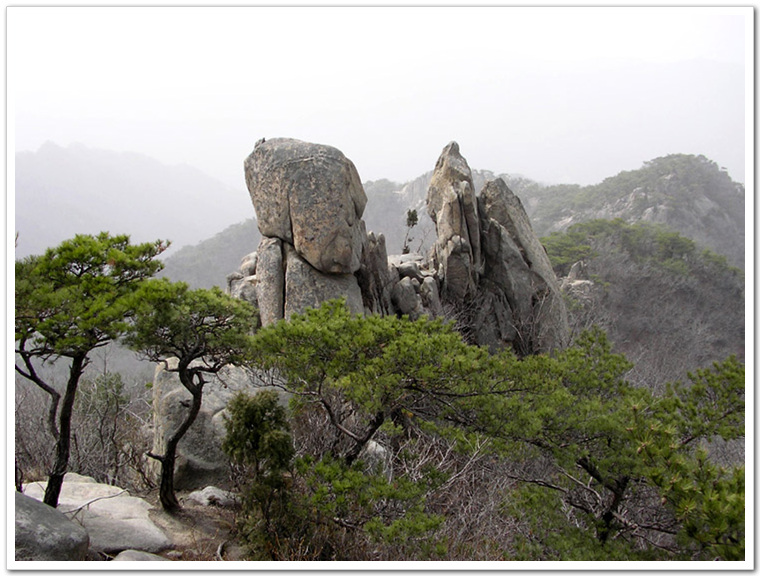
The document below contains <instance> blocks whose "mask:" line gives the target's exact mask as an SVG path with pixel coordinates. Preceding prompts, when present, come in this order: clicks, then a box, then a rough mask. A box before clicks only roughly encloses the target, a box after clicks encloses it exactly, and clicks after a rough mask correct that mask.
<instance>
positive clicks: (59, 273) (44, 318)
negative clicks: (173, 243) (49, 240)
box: [15, 232, 167, 507]
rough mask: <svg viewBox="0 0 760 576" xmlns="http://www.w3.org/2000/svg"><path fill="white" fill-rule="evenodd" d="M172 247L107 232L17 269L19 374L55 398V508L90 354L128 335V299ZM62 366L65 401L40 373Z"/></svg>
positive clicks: (51, 417) (49, 497) (51, 409)
mask: <svg viewBox="0 0 760 576" xmlns="http://www.w3.org/2000/svg"><path fill="white" fill-rule="evenodd" d="M166 247H167V243H164V242H162V241H156V242H153V243H146V244H139V245H132V244H130V242H129V237H128V236H125V235H122V236H111V235H109V234H108V233H106V232H103V233H101V234H99V235H98V236H89V235H77V236H76V237H74V238H73V239H71V240H67V241H65V242H63V243H62V244H60V245H59V246H58V247H56V248H51V249H49V250H47V252H45V254H44V255H42V256H30V257H27V258H25V259H23V260H20V261H17V262H16V275H15V296H16V302H15V343H16V348H15V352H16V364H15V368H16V372H18V373H19V374H21V375H22V376H24V377H25V378H27V379H28V380H30V381H31V382H33V383H34V384H36V385H37V386H39V387H40V388H41V389H42V390H44V391H45V392H46V393H47V394H48V395H49V396H50V403H49V405H48V417H47V422H48V427H49V428H50V432H51V433H52V435H53V437H54V438H55V458H54V462H53V467H52V469H51V471H50V474H49V478H48V484H47V488H46V490H45V496H44V502H45V503H46V504H49V505H50V506H53V507H56V506H57V505H58V497H59V495H60V492H61V486H62V484H63V476H64V475H65V474H66V471H67V468H68V462H69V453H70V439H71V416H72V410H73V407H74V399H75V396H76V391H77V386H78V385H79V380H80V378H81V377H82V374H83V373H84V371H85V368H86V367H87V365H88V364H89V363H90V354H91V353H92V351H93V350H95V349H97V348H101V347H103V346H105V345H106V344H108V343H109V342H111V341H113V340H115V339H116V338H118V337H119V336H120V335H121V334H122V333H123V332H124V330H125V329H126V327H127V320H128V318H129V316H130V315H131V313H132V309H131V307H130V306H131V303H132V300H131V298H130V297H131V295H132V294H133V293H134V292H135V290H136V289H137V288H138V286H139V285H140V284H141V283H142V282H143V281H145V279H146V278H148V277H150V276H152V275H153V274H155V273H156V272H157V271H158V270H159V269H160V268H161V267H162V265H161V263H160V262H158V261H157V260H155V257H156V256H157V255H158V254H160V253H161V252H163V251H164V250H165V249H166ZM62 359H65V360H66V361H68V362H69V372H68V378H67V381H66V385H65V388H64V390H63V395H62V396H61V393H60V391H59V390H57V389H56V388H55V386H53V384H52V383H51V382H50V381H49V379H48V378H46V377H45V375H44V374H43V373H42V372H41V370H40V368H41V366H42V364H44V363H47V362H54V361H58V360H62Z"/></svg>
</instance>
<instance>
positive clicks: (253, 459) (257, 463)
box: [222, 390, 295, 556]
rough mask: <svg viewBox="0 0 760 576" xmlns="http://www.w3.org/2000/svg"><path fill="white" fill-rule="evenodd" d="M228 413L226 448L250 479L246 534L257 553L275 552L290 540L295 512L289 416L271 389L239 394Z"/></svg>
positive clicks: (245, 505)
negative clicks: (291, 492)
mask: <svg viewBox="0 0 760 576" xmlns="http://www.w3.org/2000/svg"><path fill="white" fill-rule="evenodd" d="M227 411H228V415H226V416H225V427H226V429H227V435H226V436H225V438H224V441H223V442H222V450H223V451H224V452H225V454H227V455H228V456H229V457H230V458H231V460H232V461H233V462H234V463H236V464H237V465H238V466H240V467H241V468H242V475H243V476H244V478H245V479H246V481H245V486H244V493H245V499H244V502H243V511H242V517H241V520H240V526H241V533H242V534H243V535H244V539H245V541H246V543H247V545H248V547H249V550H250V551H251V552H252V553H254V554H255V553H256V551H257V550H258V549H264V550H272V551H273V550H275V549H276V547H277V544H278V542H279V541H280V540H283V539H285V538H286V537H287V532H288V520H289V519H288V517H289V516H291V515H292V514H293V512H292V508H293V504H292V503H291V501H290V498H289V492H288V487H287V478H286V474H288V472H289V471H290V470H291V464H292V460H293V456H294V454H295V451H294V447H293V439H292V437H291V435H290V429H289V425H288V421H287V414H286V411H285V408H284V407H283V406H282V405H281V404H280V402H279V396H278V394H277V393H276V392H274V391H271V390H262V391H260V392H259V393H257V394H255V395H253V396H247V395H245V394H242V393H239V394H237V395H236V396H235V397H234V398H233V399H232V400H231V401H230V403H229V404H228V406H227ZM275 556H276V555H275Z"/></svg>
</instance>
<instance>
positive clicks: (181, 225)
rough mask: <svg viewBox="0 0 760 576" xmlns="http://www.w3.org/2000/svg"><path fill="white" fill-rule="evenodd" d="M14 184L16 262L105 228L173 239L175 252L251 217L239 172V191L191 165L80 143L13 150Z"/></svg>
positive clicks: (139, 236)
mask: <svg viewBox="0 0 760 576" xmlns="http://www.w3.org/2000/svg"><path fill="white" fill-rule="evenodd" d="M15 184H16V191H15V192H16V194H15V204H16V206H15V208H16V231H17V232H18V234H19V239H18V245H17V248H16V257H23V256H26V255H29V254H38V253H41V252H43V251H44V250H45V249H46V248H48V247H50V246H55V245H57V244H59V243H60V242H61V241H63V240H65V239H67V238H71V237H72V236H74V235H75V234H78V233H89V234H95V233H98V232H101V231H104V230H105V231H109V232H111V233H114V234H117V233H127V234H129V235H130V236H131V237H132V240H133V241H134V242H146V241H151V240H156V239H159V238H160V239H169V240H171V241H172V248H171V249H170V251H169V252H168V254H171V253H172V252H174V251H176V250H177V249H178V248H180V247H182V246H184V245H188V244H195V243H197V242H199V241H201V240H203V239H205V238H208V237H209V236H211V235H212V234H214V233H216V232H218V231H219V230H222V229H223V228H225V227H227V226H229V225H230V224H233V223H235V222H239V221H240V220H241V219H242V218H244V217H245V216H246V215H250V216H252V215H253V207H252V206H251V201H250V199H249V197H248V193H247V192H246V190H245V185H244V183H243V176H242V168H241V187H240V189H239V190H238V189H235V188H232V187H230V186H227V185H226V184H223V183H221V182H219V181H217V180H215V179H213V178H211V177H210V176H207V175H206V174H203V173H202V172H200V171H199V170H196V169H195V168H191V167H189V166H185V165H179V166H167V165H165V164H162V163H160V162H158V161H157V160H154V159H152V158H149V157H147V156H143V155H141V154H135V153H130V152H112V151H106V150H98V149H92V148H87V147H85V146H82V145H78V144H75V145H71V146H69V147H67V148H63V147H61V146H58V145H56V144H53V143H46V144H44V145H43V146H42V147H40V149H39V150H38V151H37V152H18V153H16V182H15ZM209 208H211V209H209Z"/></svg>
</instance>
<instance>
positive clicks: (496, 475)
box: [15, 148, 747, 561]
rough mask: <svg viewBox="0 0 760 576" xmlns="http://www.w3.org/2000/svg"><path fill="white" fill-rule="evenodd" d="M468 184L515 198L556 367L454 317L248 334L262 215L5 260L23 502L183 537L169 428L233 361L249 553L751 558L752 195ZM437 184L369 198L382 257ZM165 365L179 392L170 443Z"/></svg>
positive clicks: (84, 240)
mask: <svg viewBox="0 0 760 576" xmlns="http://www.w3.org/2000/svg"><path fill="white" fill-rule="evenodd" d="M45 153H46V154H50V155H57V154H59V153H60V150H57V149H55V148H50V149H48V150H47V151H45ZM78 153H79V154H84V152H82V151H81V150H80V151H79V152H78ZM22 161H23V162H27V163H30V164H32V163H33V159H32V158H26V157H25V158H22V159H21V160H19V159H17V162H22ZM134 161H135V162H138V161H140V160H139V159H136V160H134ZM472 176H473V182H474V184H475V187H476V189H477V190H479V189H480V188H482V186H483V185H484V183H485V181H486V180H487V179H491V178H493V177H494V176H499V177H501V178H502V179H503V180H504V181H505V182H506V184H507V185H508V186H509V188H510V189H511V190H512V191H513V192H514V193H515V194H516V195H517V196H518V197H519V198H520V200H521V202H522V205H523V206H524V207H525V211H526V213H527V214H528V216H529V217H530V221H531V224H532V226H533V230H534V231H535V233H536V234H537V235H538V236H539V237H540V241H541V244H542V245H543V247H544V249H545V251H546V254H547V255H548V257H549V260H550V262H551V266H552V268H553V270H554V273H555V274H556V277H557V279H558V282H559V284H560V286H561V291H562V297H563V298H564V302H565V305H566V307H567V312H568V321H569V328H570V336H571V339H570V343H569V345H568V346H567V347H565V348H564V349H561V350H555V351H552V352H551V353H540V354H521V353H520V352H519V351H516V350H512V349H503V350H498V351H493V350H490V351H489V350H488V349H486V348H484V347H479V346H476V345H475V344H473V343H472V342H471V341H469V340H468V338H467V333H468V332H467V327H466V326H465V327H463V326H462V325H461V318H454V317H453V316H452V315H451V314H449V315H444V316H443V317H439V318H435V319H433V318H428V317H426V316H422V317H421V318H418V319H416V320H410V319H409V317H407V316H395V315H392V316H380V315H368V316H360V315H354V314H351V313H350V312H349V311H348V308H347V306H346V302H345V300H340V299H338V300H331V301H329V302H326V303H325V304H323V305H322V306H321V307H319V308H314V309H309V310H307V311H306V312H304V313H302V314H295V315H293V316H292V317H291V318H290V319H289V320H283V321H280V322H277V323H274V324H271V325H268V326H265V327H261V326H259V324H258V323H257V321H256V314H257V311H256V309H255V308H254V307H253V306H252V305H250V304H249V303H248V302H246V301H243V300H240V299H237V298H233V297H232V296H231V295H230V294H229V293H228V292H229V291H228V285H227V276H228V275H229V274H231V273H233V272H235V271H236V270H237V269H238V268H239V267H240V265H241V260H243V259H244V257H246V255H248V254H249V253H251V252H253V251H254V250H255V249H256V246H257V245H258V243H259V240H260V238H261V235H260V233H259V231H258V229H257V220H256V218H255V217H253V216H254V214H253V210H251V214H250V215H251V218H248V219H244V220H242V221H240V222H238V223H232V224H229V225H228V224H227V223H226V222H225V223H220V226H219V227H220V228H221V227H222V226H226V227H225V228H224V229H222V230H221V231H219V232H217V233H216V234H215V235H210V234H211V233H209V235H208V236H207V237H206V239H204V240H202V241H200V242H197V243H195V244H192V243H185V244H184V245H180V246H177V247H176V248H175V249H173V250H171V251H169V252H167V249H168V248H169V245H170V243H169V242H168V240H171V238H163V237H162V238H161V239H157V238H150V239H148V240H147V241H145V236H144V234H142V233H141V234H139V235H138V236H137V237H138V240H133V239H132V238H131V237H130V236H129V235H126V234H122V233H120V231H119V230H118V229H117V227H116V226H115V225H113V226H111V225H109V229H110V231H109V232H100V233H95V232H92V231H90V230H83V231H82V233H77V232H73V233H72V234H70V236H69V237H68V239H66V240H63V241H60V242H57V243H56V244H55V245H50V246H48V247H43V248H40V249H36V248H35V251H34V252H33V253H23V255H17V259H16V262H15V354H16V365H15V372H16V379H15V469H16V485H17V487H18V488H23V485H24V484H28V483H29V482H33V481H37V480H45V481H47V488H46V491H45V495H44V502H45V503H47V504H49V505H50V506H53V507H55V506H56V505H57V503H58V498H59V496H60V491H61V485H62V484H63V481H64V476H65V474H66V473H68V472H76V473H78V474H82V475H85V476H90V477H92V478H93V479H95V480H96V481H97V482H102V483H105V484H111V485H115V486H120V487H122V488H124V489H126V490H128V491H129V492H130V494H134V495H139V496H142V497H145V498H148V499H152V501H153V502H155V503H156V505H157V506H160V507H161V508H162V509H163V510H164V511H166V512H167V513H171V514H174V515H178V516H177V517H180V516H181V514H182V508H183V502H184V496H185V494H184V492H183V488H182V487H181V486H178V485H175V471H176V469H177V468H178V462H179V457H178V453H179V452H180V451H181V448H182V444H181V442H182V439H183V436H185V434H186V433H188V430H192V427H193V426H194V425H195V426H196V427H197V426H198V424H197V423H196V419H197V418H199V416H198V415H199V414H200V413H201V409H202V405H203V402H204V400H206V399H207V396H205V395H204V394H206V393H207V391H208V389H209V386H210V384H209V383H210V382H218V381H220V379H221V381H222V382H223V378H222V376H221V375H222V374H224V373H225V370H228V369H233V370H234V371H235V372H234V373H235V374H236V375H237V376H236V377H237V378H242V379H245V380H246V381H248V382H252V383H256V386H255V387H256V388H258V389H257V390H256V391H255V393H251V392H247V393H243V392H240V393H236V394H235V395H234V396H233V398H232V399H231V401H230V402H229V404H228V405H227V407H226V415H225V417H224V432H225V434H224V438H223V442H222V444H221V449H222V451H223V452H224V455H225V456H226V458H227V459H228V461H229V466H228V471H227V477H226V479H225V488H227V489H229V490H230V491H231V492H232V493H234V494H236V503H235V505H234V507H233V511H234V514H233V515H234V520H233V522H232V528H231V529H230V535H229V538H230V539H232V540H234V542H235V543H236V545H238V546H239V547H240V549H241V550H242V551H243V552H242V557H243V558H244V559H246V560H276V561H303V560H353V561H357V560H358V561H364V560H367V561H378V560H380V561H382V560H386V561H390V560H395V561H399V560H402V561H407V560H449V561H473V560H474V561H485V560H488V561H518V560H521V561H554V560H556V561H564V560H583V561H599V560H601V561H621V560H624V561H714V560H722V561H738V560H745V558H746V557H747V551H746V544H745V532H746V529H745V521H746V509H745V483H744V478H745V451H744V436H745V367H744V362H745V321H746V319H745V300H746V294H745V285H744V259H745V228H744V194H745V191H744V187H743V186H742V185H741V184H738V183H736V182H734V181H732V180H731V178H730V177H729V175H728V174H727V173H726V172H725V171H724V170H722V169H721V168H720V167H719V166H718V165H717V164H715V163H714V162H712V161H710V160H709V159H707V158H705V157H703V156H691V155H681V154H674V155H670V156H666V157H662V158H657V159H654V160H652V161H650V162H646V163H645V164H644V165H643V166H642V167H641V168H640V169H638V170H633V171H629V172H622V173H620V174H618V175H616V176H612V177H610V178H607V179H605V180H604V181H603V182H601V183H599V184H597V185H593V186H576V185H551V186H549V185H543V184H540V183H538V182H535V181H532V180H529V179H527V178H524V177H521V176H516V175H508V174H501V175H494V174H493V173H491V172H488V171H479V170H473V173H472ZM430 177H431V173H428V174H425V175H422V176H420V177H419V178H418V179H416V180H414V181H411V182H408V183H405V184H398V183H394V182H390V181H388V180H380V181H375V182H365V183H363V186H364V189H365V191H366V194H367V197H368V202H367V207H366V210H365V212H364V220H365V222H366V226H367V230H373V231H374V232H375V233H376V234H380V233H382V234H384V236H385V239H386V242H387V245H388V253H389V254H401V253H402V252H409V251H411V252H421V253H422V252H427V251H428V250H430V247H431V245H432V242H433V241H434V239H435V238H434V236H435V233H434V226H433V222H432V220H431V219H430V217H429V216H428V214H427V212H426V210H425V205H424V204H425V191H426V189H427V187H428V183H429V181H430ZM37 178H42V177H41V176H39V175H37ZM206 185H208V186H211V184H209V183H206ZM30 186H31V185H30ZM39 188H45V185H40V186H39ZM227 192H229V190H227ZM193 193H194V194H195V193H196V191H194V192H193ZM197 193H198V194H199V195H203V192H202V191H197ZM111 209H112V210H118V207H112V208H111ZM202 212H203V210H201V209H199V213H202ZM236 213H237V214H238V216H239V211H238V212H236ZM231 217H232V216H224V217H220V219H221V220H224V219H227V220H228V221H229V218H231ZM19 222H20V220H19V216H18V215H17V225H18V224H19ZM104 229H105V228H104ZM157 229H160V227H158V228H157ZM19 232H20V236H19V239H20V241H23V240H24V234H25V231H24V230H20V231H19ZM156 236H160V234H158V235H156ZM157 365H159V366H163V367H164V369H165V370H166V371H168V372H171V373H172V374H173V375H174V376H176V378H177V379H178V382H180V383H181V385H182V386H183V387H184V389H185V390H186V391H187V392H189V396H188V398H189V399H188V400H187V401H186V404H183V406H184V409H183V410H180V412H181V414H183V415H184V416H182V419H181V425H180V426H179V428H178V429H176V430H175V431H174V433H173V434H167V435H166V436H165V437H162V438H163V440H164V441H163V443H162V444H161V445H160V446H158V445H157V444H156V442H154V436H155V435H156V430H155V429H156V426H157V424H156V419H155V410H156V405H155V404H154V387H155V386H157V380H155V379H154V371H155V367H156V366H157ZM183 402H184V401H183ZM102 559H107V558H102Z"/></svg>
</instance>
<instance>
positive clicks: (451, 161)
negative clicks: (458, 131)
mask: <svg viewBox="0 0 760 576" xmlns="http://www.w3.org/2000/svg"><path fill="white" fill-rule="evenodd" d="M435 171H436V172H443V173H445V174H446V176H447V177H448V178H451V179H457V180H469V181H470V182H472V171H471V170H470V166H469V165H468V164H467V160H465V158H464V156H462V155H461V154H460V152H459V144H457V143H456V142H455V141H453V140H452V141H451V142H449V143H448V144H447V145H446V146H445V147H444V149H443V151H442V152H441V155H440V156H439V157H438V161H437V162H436V163H435ZM455 174H456V176H455Z"/></svg>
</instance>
